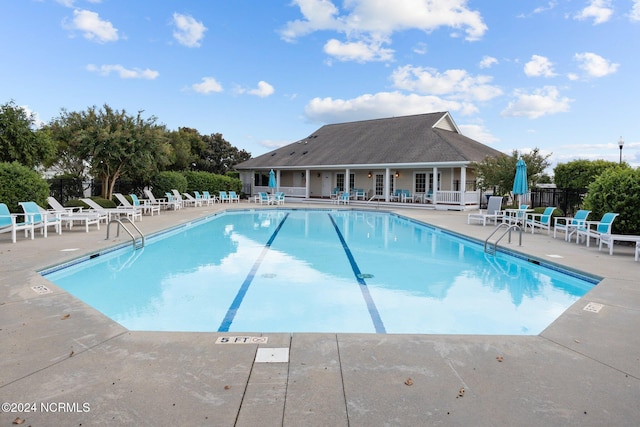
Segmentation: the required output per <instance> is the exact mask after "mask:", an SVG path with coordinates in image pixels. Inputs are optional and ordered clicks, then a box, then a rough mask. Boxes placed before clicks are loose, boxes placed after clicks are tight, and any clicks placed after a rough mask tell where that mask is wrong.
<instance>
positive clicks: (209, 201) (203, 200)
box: [193, 191, 215, 206]
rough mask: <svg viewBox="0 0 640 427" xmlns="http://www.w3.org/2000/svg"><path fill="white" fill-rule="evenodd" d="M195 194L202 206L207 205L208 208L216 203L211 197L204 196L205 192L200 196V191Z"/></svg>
mask: <svg viewBox="0 0 640 427" xmlns="http://www.w3.org/2000/svg"><path fill="white" fill-rule="evenodd" d="M193 194H194V196H195V198H196V200H200V205H204V204H205V203H206V204H207V206H210V205H212V204H213V203H214V202H215V201H214V200H212V199H211V197H205V196H204V191H203V192H202V194H200V192H199V191H194V192H193ZM207 194H208V193H207Z"/></svg>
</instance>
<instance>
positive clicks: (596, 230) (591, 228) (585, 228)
mask: <svg viewBox="0 0 640 427" xmlns="http://www.w3.org/2000/svg"><path fill="white" fill-rule="evenodd" d="M618 215H619V214H617V213H613V212H607V213H605V214H604V215H602V219H601V220H600V221H585V223H584V224H583V225H581V226H579V227H578V229H577V233H578V234H577V236H576V244H579V243H580V239H582V238H584V239H585V240H586V241H587V247H589V241H590V240H591V238H592V237H593V238H595V239H596V241H598V240H600V236H602V235H604V234H611V229H612V225H613V220H614V219H616V217H617V216H618Z"/></svg>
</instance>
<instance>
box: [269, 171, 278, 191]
mask: <svg viewBox="0 0 640 427" xmlns="http://www.w3.org/2000/svg"><path fill="white" fill-rule="evenodd" d="M276 187H277V184H276V173H275V172H274V171H273V169H271V171H269V188H271V192H272V193H273V191H274V190H275V188H276Z"/></svg>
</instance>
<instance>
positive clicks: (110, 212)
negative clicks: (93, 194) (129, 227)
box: [80, 198, 142, 222]
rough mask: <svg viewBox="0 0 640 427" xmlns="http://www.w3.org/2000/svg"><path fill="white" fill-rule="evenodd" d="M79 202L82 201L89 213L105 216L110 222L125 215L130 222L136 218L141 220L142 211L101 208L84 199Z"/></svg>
mask: <svg viewBox="0 0 640 427" xmlns="http://www.w3.org/2000/svg"><path fill="white" fill-rule="evenodd" d="M80 200H82V201H83V202H84V204H85V205H87V206H89V209H91V211H94V212H98V213H101V214H106V215H107V218H108V220H109V221H111V218H112V217H116V218H120V216H122V215H125V216H126V217H127V218H129V221H131V222H134V221H135V219H136V217H138V218H140V219H142V211H141V210H139V209H127V208H103V207H102V206H100V205H99V204H97V203H96V202H95V201H93V200H91V199H87V198H85V199H80Z"/></svg>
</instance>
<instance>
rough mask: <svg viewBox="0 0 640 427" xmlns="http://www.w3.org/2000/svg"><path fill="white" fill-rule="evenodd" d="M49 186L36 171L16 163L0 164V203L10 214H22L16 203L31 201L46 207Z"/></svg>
mask: <svg viewBox="0 0 640 427" xmlns="http://www.w3.org/2000/svg"><path fill="white" fill-rule="evenodd" d="M47 197H49V184H48V183H47V181H46V180H45V179H44V178H42V177H41V176H40V175H39V174H38V173H37V172H36V171H34V170H33V169H30V168H28V167H26V166H23V165H21V164H20V163H18V162H12V163H7V162H2V163H0V202H2V203H5V204H6V205H7V206H8V207H9V210H10V211H11V212H15V213H17V212H22V209H21V208H20V206H19V205H18V202H27V201H32V202H36V203H37V204H38V205H40V206H42V207H43V208H44V207H47Z"/></svg>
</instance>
